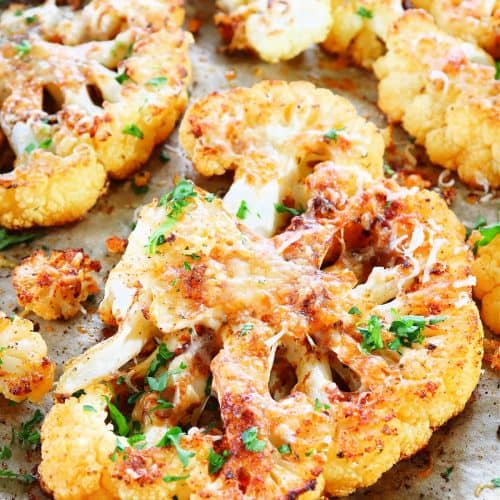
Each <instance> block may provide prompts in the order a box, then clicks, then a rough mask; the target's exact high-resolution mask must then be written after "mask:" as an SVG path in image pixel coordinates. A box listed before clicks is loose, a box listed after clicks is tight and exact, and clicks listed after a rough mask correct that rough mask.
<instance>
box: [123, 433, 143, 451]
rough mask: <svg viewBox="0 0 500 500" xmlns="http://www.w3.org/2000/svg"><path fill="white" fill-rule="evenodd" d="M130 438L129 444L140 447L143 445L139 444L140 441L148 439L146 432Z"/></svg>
mask: <svg viewBox="0 0 500 500" xmlns="http://www.w3.org/2000/svg"><path fill="white" fill-rule="evenodd" d="M127 439H128V444H129V445H130V446H134V447H135V448H139V447H140V446H142V445H138V443H141V442H142V441H146V436H145V435H144V434H134V435H133V436H130V437H129V438H127Z"/></svg>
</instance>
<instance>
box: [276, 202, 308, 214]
mask: <svg viewBox="0 0 500 500" xmlns="http://www.w3.org/2000/svg"><path fill="white" fill-rule="evenodd" d="M274 208H275V209H276V212H278V213H279V214H284V213H289V214H290V215H293V216H296V215H301V214H303V213H304V212H305V210H304V208H302V207H300V208H292V207H287V206H286V205H283V204H282V203H275V204H274Z"/></svg>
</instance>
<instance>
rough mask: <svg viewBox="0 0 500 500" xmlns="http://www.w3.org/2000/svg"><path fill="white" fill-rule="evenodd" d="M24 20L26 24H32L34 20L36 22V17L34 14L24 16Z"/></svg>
mask: <svg viewBox="0 0 500 500" xmlns="http://www.w3.org/2000/svg"><path fill="white" fill-rule="evenodd" d="M24 20H25V21H26V24H33V23H34V22H36V21H37V20H38V17H37V16H36V15H35V16H26V17H25V19H24Z"/></svg>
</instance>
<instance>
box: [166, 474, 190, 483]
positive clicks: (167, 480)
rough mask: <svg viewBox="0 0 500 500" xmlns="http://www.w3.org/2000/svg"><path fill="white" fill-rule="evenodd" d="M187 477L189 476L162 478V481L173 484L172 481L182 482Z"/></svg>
mask: <svg viewBox="0 0 500 500" xmlns="http://www.w3.org/2000/svg"><path fill="white" fill-rule="evenodd" d="M188 477H189V474H186V475H185V476H163V481H165V482H166V483H173V482H174V481H184V480H185V479H187V478H188Z"/></svg>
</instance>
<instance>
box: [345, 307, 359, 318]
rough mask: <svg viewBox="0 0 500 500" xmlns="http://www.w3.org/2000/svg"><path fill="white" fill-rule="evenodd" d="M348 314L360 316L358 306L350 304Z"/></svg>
mask: <svg viewBox="0 0 500 500" xmlns="http://www.w3.org/2000/svg"><path fill="white" fill-rule="evenodd" d="M347 312H348V314H355V315H356V316H361V310H360V309H359V307H356V306H352V307H351V308H350V309H349V310H348V311H347Z"/></svg>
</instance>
